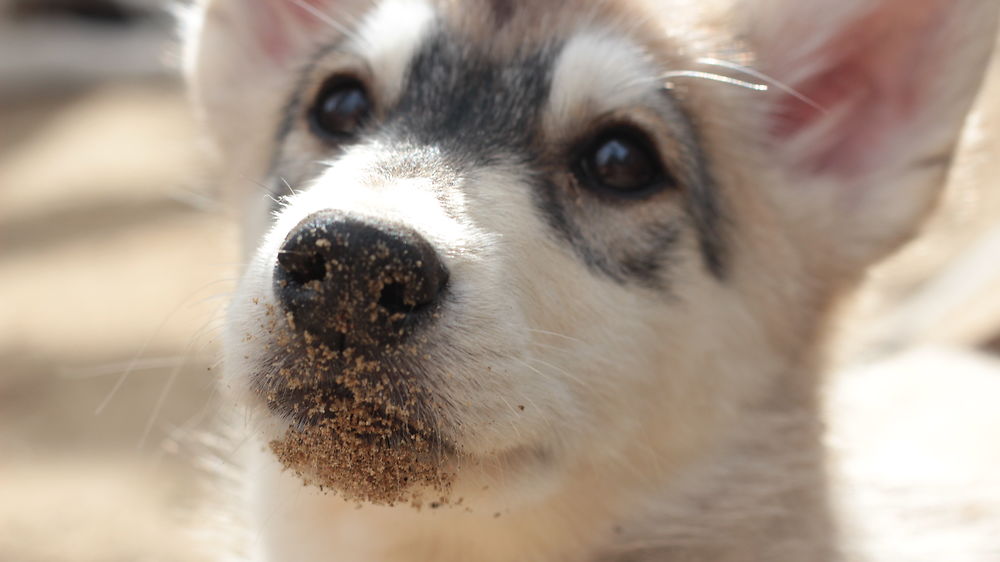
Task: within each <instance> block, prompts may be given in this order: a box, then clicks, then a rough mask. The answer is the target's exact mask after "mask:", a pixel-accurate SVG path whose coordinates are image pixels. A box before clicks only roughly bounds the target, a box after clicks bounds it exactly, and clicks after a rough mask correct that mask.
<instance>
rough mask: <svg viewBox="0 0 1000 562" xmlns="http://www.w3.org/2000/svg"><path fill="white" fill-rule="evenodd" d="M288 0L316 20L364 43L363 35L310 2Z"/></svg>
mask: <svg viewBox="0 0 1000 562" xmlns="http://www.w3.org/2000/svg"><path fill="white" fill-rule="evenodd" d="M288 1H289V2H291V3H292V4H295V5H296V6H298V7H299V8H301V9H302V10H303V11H305V12H307V13H308V14H309V15H311V16H312V17H314V18H316V19H317V20H319V21H321V22H323V23H325V24H326V25H328V26H330V27H331V28H333V29H334V30H336V31H338V32H340V33H343V34H344V35H346V36H347V37H350V38H351V39H353V40H355V41H358V42H359V43H364V42H365V40H364V38H363V37H361V36H360V35H358V34H357V33H355V32H354V31H353V30H351V29H350V28H348V27H347V26H346V25H344V24H342V23H340V22H339V21H337V20H335V19H333V18H332V17H330V15H329V14H326V13H324V12H323V11H321V10H319V9H317V8H316V7H315V6H313V5H312V4H310V3H308V2H306V1H305V0H288Z"/></svg>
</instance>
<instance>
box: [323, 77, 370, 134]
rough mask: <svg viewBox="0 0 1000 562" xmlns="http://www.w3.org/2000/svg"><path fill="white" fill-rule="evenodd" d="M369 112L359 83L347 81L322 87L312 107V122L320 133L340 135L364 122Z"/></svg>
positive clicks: (366, 99)
mask: <svg viewBox="0 0 1000 562" xmlns="http://www.w3.org/2000/svg"><path fill="white" fill-rule="evenodd" d="M369 113H371V104H370V103H369V101H368V94H367V93H366V92H365V90H364V88H363V87H362V86H361V84H359V83H357V82H354V81H348V82H342V83H339V84H334V85H332V86H327V87H325V88H323V91H322V92H321V93H320V95H319V97H318V98H317V103H316V105H315V107H314V109H313V116H312V118H313V124H314V126H315V127H316V128H317V129H318V131H319V132H320V133H322V134H326V135H332V136H336V137H341V136H344V135H349V134H351V133H353V132H354V131H356V130H357V129H358V128H359V127H361V126H362V125H363V124H364V121H365V120H366V119H367V118H368V115H369Z"/></svg>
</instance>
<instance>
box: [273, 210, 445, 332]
mask: <svg viewBox="0 0 1000 562" xmlns="http://www.w3.org/2000/svg"><path fill="white" fill-rule="evenodd" d="M447 282H448V271H447V270H446V269H445V267H444V265H443V264H442V263H441V261H440V259H438V256H437V253H436V252H435V251H434V248H432V247H431V245H430V244H429V243H428V242H427V240H425V239H424V238H423V237H422V236H420V235H419V234H417V233H416V232H414V231H413V230H410V229H408V228H405V227H401V226H398V225H383V224H371V223H369V222H365V221H362V220H359V219H356V218H351V217H347V216H344V215H342V214H337V213H333V212H323V213H317V214H315V215H312V216H310V217H308V218H306V219H305V220H303V221H302V222H301V223H299V224H298V226H296V227H295V228H294V229H293V230H292V232H291V233H290V234H289V235H288V237H287V238H286V239H285V242H284V244H282V246H281V249H280V250H279V251H278V265H277V266H276V267H275V270H274V283H275V287H274V290H275V294H276V295H277V297H278V300H279V302H280V303H281V305H282V306H283V307H284V309H285V312H286V316H288V317H289V320H290V325H291V326H292V327H293V328H294V329H295V330H297V331H300V332H308V333H310V334H311V335H313V336H319V337H320V338H321V340H322V341H323V342H324V343H326V344H327V345H329V346H330V347H331V348H333V349H339V350H341V351H343V350H344V349H346V348H355V349H359V350H364V349H371V348H375V349H377V348H380V347H382V346H384V345H386V344H392V343H396V342H398V341H400V340H401V339H402V338H404V337H405V336H406V335H407V334H409V333H410V332H411V331H412V329H413V328H414V327H415V326H416V325H417V324H419V323H420V322H421V321H423V320H425V319H427V318H429V317H430V316H432V314H433V311H434V310H435V309H436V308H437V306H436V305H437V304H438V303H439V301H440V299H441V294H442V291H443V290H444V288H445V285H446V284H447Z"/></svg>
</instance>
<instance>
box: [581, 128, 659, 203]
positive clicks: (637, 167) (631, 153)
mask: <svg viewBox="0 0 1000 562" xmlns="http://www.w3.org/2000/svg"><path fill="white" fill-rule="evenodd" d="M574 172H575V173H576V176H577V178H578V179H579V180H580V182H581V183H582V184H583V185H584V186H586V187H587V188H589V189H591V190H592V191H596V192H598V193H605V194H610V195H613V196H616V197H622V198H629V199H639V198H642V197H646V196H648V195H651V194H653V193H655V192H657V191H660V190H661V189H664V188H667V187H670V186H673V185H674V183H675V182H674V180H673V178H672V177H671V176H670V174H669V173H667V171H666V169H665V168H664V166H663V162H662V161H661V160H660V156H659V154H658V152H657V150H656V148H655V147H654V146H653V143H652V142H651V141H650V140H649V138H648V137H647V136H646V134H645V133H643V132H642V131H640V130H638V129H636V128H634V127H629V126H618V127H613V128H611V129H607V130H605V131H603V132H602V133H600V134H599V135H597V136H596V137H595V138H594V140H593V141H591V142H590V143H588V144H586V145H585V147H584V149H583V150H582V151H581V152H580V153H579V155H578V157H577V162H576V163H575V166H574Z"/></svg>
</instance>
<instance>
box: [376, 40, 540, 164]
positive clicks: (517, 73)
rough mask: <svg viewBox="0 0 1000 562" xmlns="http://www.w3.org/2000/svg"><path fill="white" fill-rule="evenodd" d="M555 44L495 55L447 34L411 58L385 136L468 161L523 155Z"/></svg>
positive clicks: (534, 124) (533, 129) (536, 119)
mask: <svg viewBox="0 0 1000 562" xmlns="http://www.w3.org/2000/svg"><path fill="white" fill-rule="evenodd" d="M553 59H554V56H553V53H552V49H551V48H549V49H545V48H543V49H541V50H540V51H536V52H532V53H527V54H524V55H523V56H521V57H516V58H511V59H502V60H493V59H491V58H490V57H489V56H488V55H487V54H486V53H482V52H477V51H475V50H473V49H472V48H470V47H469V46H467V45H465V44H463V42H461V41H459V40H454V39H452V38H451V37H449V36H448V35H447V34H445V33H441V34H438V35H437V36H435V37H432V38H431V39H430V40H429V41H428V42H427V43H426V44H425V45H424V46H423V48H422V49H421V50H420V51H419V52H418V53H417V54H416V56H415V57H414V58H413V62H412V64H411V66H410V68H409V73H408V76H407V79H406V81H405V82H404V86H403V93H402V96H401V98H400V100H399V102H398V104H397V106H396V108H395V109H394V110H393V112H392V114H391V115H390V117H389V120H388V122H387V123H386V124H385V125H386V126H385V131H386V134H388V135H390V136H392V137H394V138H396V139H397V140H398V139H405V140H407V141H409V142H411V143H413V144H416V145H430V146H436V147H439V148H441V149H443V150H444V151H446V152H448V153H450V154H451V155H453V156H457V157H459V159H460V160H462V161H464V162H465V163H466V164H467V165H474V166H484V165H486V166H488V165H491V164H496V163H499V162H506V161H508V160H509V159H510V158H511V157H514V158H515V159H521V158H518V157H523V156H524V155H526V154H527V153H528V148H529V146H530V143H531V140H532V137H533V136H534V134H535V133H536V131H537V128H538V122H539V121H540V118H539V114H540V112H541V111H542V109H543V108H544V106H545V101H546V99H547V98H548V93H549V85H550V82H551V71H552V61H553Z"/></svg>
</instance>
